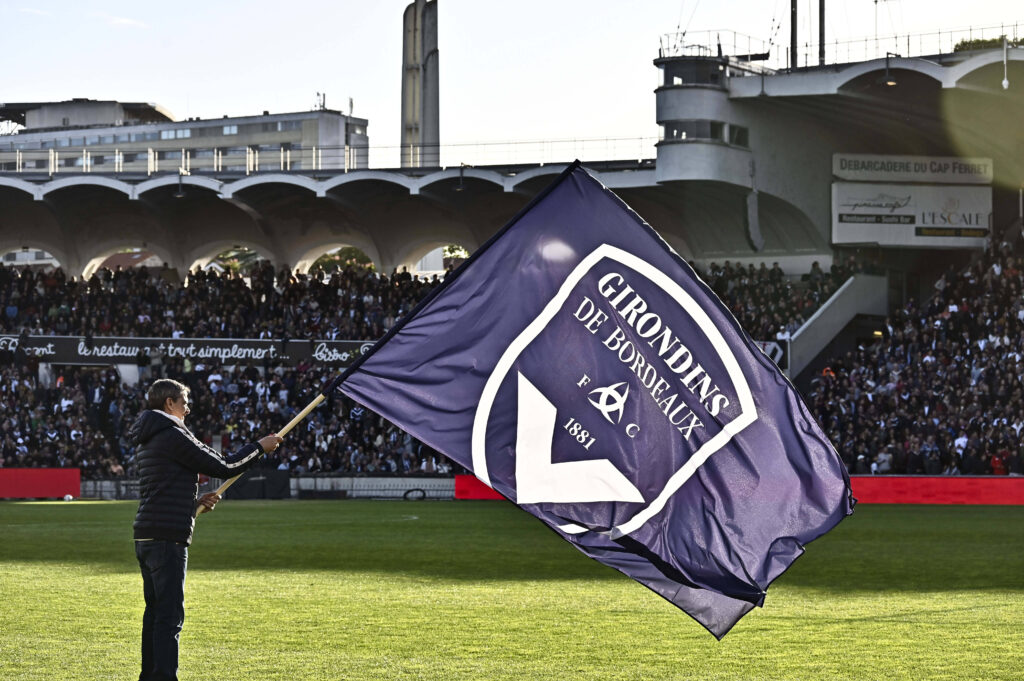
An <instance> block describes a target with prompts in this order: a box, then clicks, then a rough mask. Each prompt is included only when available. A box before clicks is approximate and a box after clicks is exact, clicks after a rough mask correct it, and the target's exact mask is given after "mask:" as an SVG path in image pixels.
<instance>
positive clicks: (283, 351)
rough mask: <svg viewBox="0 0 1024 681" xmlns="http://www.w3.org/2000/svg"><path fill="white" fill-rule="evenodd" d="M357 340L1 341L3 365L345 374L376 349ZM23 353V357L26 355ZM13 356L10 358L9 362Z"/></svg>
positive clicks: (47, 338)
mask: <svg viewBox="0 0 1024 681" xmlns="http://www.w3.org/2000/svg"><path fill="white" fill-rule="evenodd" d="M372 345H373V343H372V342H371V341H357V340H287V341H285V340H280V339H279V340H249V339H238V338H124V337H111V336H106V337H98V338H91V339H89V338H85V337H82V336H22V337H19V336H12V335H3V336H0V359H7V360H8V361H10V360H11V359H14V358H15V357H17V356H19V355H20V356H23V357H35V358H36V359H38V360H39V361H40V362H49V363H51V364H83V365H102V366H107V365H110V364H135V363H136V362H137V361H138V359H139V353H140V351H141V352H142V353H143V354H144V355H146V356H148V357H149V358H150V359H152V358H153V357H155V356H159V357H161V358H164V359H169V360H181V359H186V358H187V359H190V360H192V361H193V362H203V361H207V362H211V361H212V362H216V363H218V364H228V365H232V364H239V363H241V364H257V365H262V364H273V365H277V364H283V365H285V366H295V365H296V364H299V363H300V362H308V363H315V364H317V365H319V366H325V365H326V366H331V367H336V368H344V367H347V366H348V365H349V364H351V363H352V362H353V361H355V359H356V358H357V357H359V356H360V355H362V354H363V352H364V351H365V350H367V349H369V348H370V346H372ZM21 353H23V354H21ZM8 355H9V356H8Z"/></svg>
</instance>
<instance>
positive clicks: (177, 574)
mask: <svg viewBox="0 0 1024 681" xmlns="http://www.w3.org/2000/svg"><path fill="white" fill-rule="evenodd" d="M135 556H136V557H137V558H138V559H139V568H140V569H141V570H142V591H143V594H144V595H145V598H146V612H145V614H143V616H142V672H141V673H140V674H139V681H177V679H178V637H179V636H180V634H181V625H182V624H184V622H185V570H186V567H187V565H188V547H187V546H185V545H184V544H180V543H178V542H173V541H164V540H162V539H154V540H150V541H137V542H135Z"/></svg>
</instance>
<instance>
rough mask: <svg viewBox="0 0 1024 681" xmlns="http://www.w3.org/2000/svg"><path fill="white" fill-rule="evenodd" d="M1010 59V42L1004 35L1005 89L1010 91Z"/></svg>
mask: <svg viewBox="0 0 1024 681" xmlns="http://www.w3.org/2000/svg"><path fill="white" fill-rule="evenodd" d="M1009 58H1010V41H1009V40H1007V39H1006V36H1005V35H1003V89H1004V90H1009V89H1010V78H1009V73H1008V71H1007V63H1006V62H1007V61H1008V60H1009Z"/></svg>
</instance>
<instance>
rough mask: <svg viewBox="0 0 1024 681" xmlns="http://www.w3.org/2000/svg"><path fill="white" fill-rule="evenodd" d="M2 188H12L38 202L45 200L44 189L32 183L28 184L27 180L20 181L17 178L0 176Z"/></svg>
mask: <svg viewBox="0 0 1024 681" xmlns="http://www.w3.org/2000/svg"><path fill="white" fill-rule="evenodd" d="M0 187H10V188H11V189H19V190H21V191H23V192H25V193H26V194H28V195H29V196H31V197H32V198H33V199H35V200H36V201H41V200H42V198H43V191H42V188H41V187H40V186H39V185H38V184H34V183H32V182H26V181H25V180H19V179H18V178H16V177H5V176H3V175H0Z"/></svg>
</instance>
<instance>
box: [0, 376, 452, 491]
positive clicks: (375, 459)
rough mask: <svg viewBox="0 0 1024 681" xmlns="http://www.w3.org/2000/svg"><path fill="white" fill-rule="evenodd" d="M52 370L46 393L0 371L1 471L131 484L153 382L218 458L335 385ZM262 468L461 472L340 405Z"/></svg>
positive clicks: (318, 413) (328, 406)
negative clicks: (134, 378)
mask: <svg viewBox="0 0 1024 681" xmlns="http://www.w3.org/2000/svg"><path fill="white" fill-rule="evenodd" d="M55 369H56V371H55V372H54V373H53V375H52V376H51V380H50V381H49V386H47V385H44V384H43V382H42V381H40V379H39V377H38V372H35V371H32V370H31V369H30V368H29V367H28V366H27V365H26V366H15V367H5V368H3V369H2V370H0V413H2V414H3V417H2V419H0V467H27V468H43V467H78V468H80V469H81V470H82V475H83V477H84V478H86V479H93V478H124V477H128V478H133V477H135V458H134V451H133V448H132V446H131V444H130V437H129V430H130V428H131V425H132V423H134V421H135V418H136V416H137V415H138V413H139V411H140V410H141V409H143V408H144V404H145V397H144V393H145V389H146V387H147V386H148V385H149V383H150V382H151V381H152V379H154V378H159V377H167V378H173V379H175V380H179V381H182V382H183V383H185V384H186V385H188V386H189V388H190V389H191V403H192V406H191V411H192V413H191V415H190V416H189V419H188V425H189V427H190V428H191V430H192V431H193V433H195V435H196V437H198V438H199V439H201V440H202V441H204V442H206V443H207V444H209V445H211V446H214V447H216V448H219V449H221V450H222V451H234V450H236V449H238V448H239V447H241V446H242V445H243V444H245V443H247V442H252V441H255V440H256V439H257V438H258V437H260V436H261V435H262V434H265V433H268V432H274V431H276V430H278V429H280V428H281V427H282V426H283V425H284V424H285V423H287V422H288V421H290V420H291V418H292V417H293V416H294V415H295V414H297V413H298V412H299V411H301V410H302V408H303V407H305V406H306V405H307V404H308V403H309V402H310V401H311V400H312V399H313V398H315V397H316V396H317V395H318V394H319V391H320V389H321V388H322V386H323V384H324V382H325V381H328V380H331V379H332V378H333V374H331V372H330V370H327V369H318V368H315V367H312V366H297V367H294V368H285V367H276V368H273V369H272V370H271V371H269V372H267V373H265V374H263V375H261V372H260V371H259V370H258V369H257V368H256V367H255V366H251V365H238V366H235V367H232V368H230V369H228V368H225V367H221V366H218V365H215V364H192V363H191V362H190V361H189V360H185V361H177V360H171V361H168V362H166V363H164V364H163V365H161V366H159V367H158V368H157V370H156V371H153V372H152V373H151V374H148V375H146V376H145V377H144V378H145V380H143V381H140V382H139V384H138V385H137V386H129V385H127V384H126V383H124V382H123V381H122V380H121V377H120V375H119V374H118V372H117V369H116V368H114V367H107V368H86V367H55ZM262 465H263V466H266V467H270V468H274V469H278V470H286V471H289V472H290V473H292V474H296V475H299V474H304V473H334V474H337V475H411V474H415V475H449V474H451V473H452V472H453V470H454V469H455V468H458V467H457V466H454V464H451V463H449V462H448V460H447V459H445V458H444V457H443V456H441V455H440V454H438V453H437V452H436V451H434V450H432V449H430V448H429V447H427V446H426V445H424V444H422V443H421V442H419V441H418V440H416V439H415V438H413V437H411V436H410V435H408V434H407V433H405V432H404V431H402V430H400V429H399V428H397V427H396V426H394V425H393V424H391V423H388V422H387V421H385V420H384V419H383V418H381V417H380V416H378V415H376V414H374V413H373V412H370V411H367V410H365V409H364V408H363V407H361V406H359V405H357V404H356V403H354V402H352V401H351V400H349V399H348V398H345V397H343V396H341V395H335V396H333V397H332V398H331V399H330V400H328V401H327V402H326V403H325V404H324V405H323V406H321V407H320V408H318V409H316V410H314V411H313V412H312V413H311V414H310V415H309V416H307V417H306V418H305V419H304V420H303V421H302V422H301V423H300V424H299V425H298V426H297V427H296V429H295V430H293V431H292V432H291V433H290V434H289V435H288V437H287V439H286V440H285V445H284V446H282V447H281V448H279V449H278V450H277V451H276V452H274V453H273V454H270V455H269V456H268V457H267V458H266V459H265V460H264V462H263V464H262ZM459 470H461V469H459Z"/></svg>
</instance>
